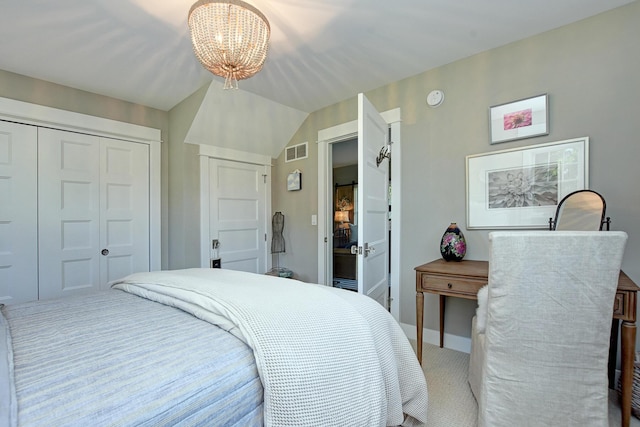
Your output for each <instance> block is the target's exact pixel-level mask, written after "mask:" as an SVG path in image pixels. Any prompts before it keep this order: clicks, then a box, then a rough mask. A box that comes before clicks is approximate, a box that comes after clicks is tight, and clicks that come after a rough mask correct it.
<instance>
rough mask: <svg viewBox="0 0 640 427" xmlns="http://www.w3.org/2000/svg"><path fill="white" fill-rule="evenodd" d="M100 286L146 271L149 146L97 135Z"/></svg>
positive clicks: (147, 269) (147, 259)
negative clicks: (98, 149)
mask: <svg viewBox="0 0 640 427" xmlns="http://www.w3.org/2000/svg"><path fill="white" fill-rule="evenodd" d="M100 246H101V249H100V253H101V257H100V286H101V287H102V288H106V285H107V283H109V282H110V281H112V280H116V279H119V278H121V277H124V276H126V275H128V274H131V273H135V272H139V271H149V253H150V252H149V146H148V145H146V144H137V143H135V142H128V141H119V140H114V139H108V138H100Z"/></svg>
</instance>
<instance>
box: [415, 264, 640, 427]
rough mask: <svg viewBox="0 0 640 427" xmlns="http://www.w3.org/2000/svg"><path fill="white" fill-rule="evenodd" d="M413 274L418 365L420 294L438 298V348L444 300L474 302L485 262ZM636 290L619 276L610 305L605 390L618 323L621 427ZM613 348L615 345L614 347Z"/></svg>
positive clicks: (627, 412) (626, 409) (427, 267)
mask: <svg viewBox="0 0 640 427" xmlns="http://www.w3.org/2000/svg"><path fill="white" fill-rule="evenodd" d="M415 270H416V328H417V333H418V361H419V362H420V364H422V329H423V320H424V319H423V318H424V292H429V293H432V294H436V295H439V296H440V347H442V345H443V339H444V308H445V300H446V297H448V296H450V297H457V298H466V299H477V294H478V290H479V289H480V288H481V287H482V286H484V285H486V284H487V280H488V275H489V263H488V262H487V261H460V262H447V261H445V260H443V259H438V260H435V261H432V262H429V263H427V264H423V265H421V266H418V267H416V268H415ZM639 289H640V288H638V286H637V285H636V284H635V283H634V282H633V281H632V280H631V279H630V278H629V277H628V276H627V275H626V274H625V273H624V272H622V271H621V272H620V279H619V280H618V290H617V292H616V298H615V301H614V305H613V322H612V326H611V332H612V338H611V343H612V345H611V346H610V350H609V378H610V379H609V387H610V388H612V387H613V381H612V375H611V374H612V372H613V371H614V370H615V362H616V349H617V341H618V338H617V337H618V323H619V321H622V327H621V331H622V343H621V350H622V355H621V359H622V363H621V383H622V403H621V407H622V426H623V427H628V426H629V421H630V418H631V388H632V385H633V362H634V353H635V346H636V305H637V304H636V298H637V293H638V290H639ZM614 344H615V345H614Z"/></svg>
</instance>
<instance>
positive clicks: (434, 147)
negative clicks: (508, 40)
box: [273, 2, 640, 337]
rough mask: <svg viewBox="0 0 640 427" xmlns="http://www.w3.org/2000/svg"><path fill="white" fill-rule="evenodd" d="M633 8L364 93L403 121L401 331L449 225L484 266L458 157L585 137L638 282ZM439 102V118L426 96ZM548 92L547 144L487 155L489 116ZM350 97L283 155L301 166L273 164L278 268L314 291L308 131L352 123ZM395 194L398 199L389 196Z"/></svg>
mask: <svg viewBox="0 0 640 427" xmlns="http://www.w3.org/2000/svg"><path fill="white" fill-rule="evenodd" d="M638 22H640V2H634V3H632V4H630V5H628V6H624V7H622V8H619V9H616V10H613V11H610V12H607V13H604V14H601V15H598V16H596V17H593V18H590V19H587V20H584V21H581V22H578V23H575V24H572V25H569V26H565V27H563V28H560V29H557V30H553V31H550V32H547V33H544V34H542V35H538V36H535V37H531V38H528V39H525V40H522V41H519V42H516V43H512V44H509V45H507V46H503V47H501V48H497V49H493V50H490V51H487V52H484V53H481V54H478V55H475V56H473V57H470V58H467V59H464V60H461V61H457V62H454V63H451V64H449V65H446V66H443V67H440V68H437V69H434V70H430V71H427V72H425V73H423V74H420V75H417V76H414V77H411V78H408V79H405V80H402V81H398V82H395V83H392V84H389V85H387V86H384V87H381V88H378V89H375V90H372V91H369V92H367V93H366V96H367V97H368V98H369V100H371V102H372V103H373V104H374V105H375V106H376V107H377V108H378V110H379V111H385V110H389V109H392V108H396V107H400V108H401V110H402V127H401V133H402V170H401V174H402V188H401V189H399V191H401V195H402V218H401V221H402V235H401V291H400V293H401V302H400V309H401V319H400V320H401V321H402V322H403V323H408V324H415V274H414V271H413V268H414V267H415V266H417V265H420V264H422V263H425V262H428V261H430V260H433V259H437V258H439V256H440V255H439V250H438V243H439V240H440V237H441V236H442V233H443V232H444V230H445V228H446V227H447V226H448V225H449V223H450V222H452V221H456V222H458V225H459V226H462V230H463V232H464V234H465V236H466V237H467V241H468V246H469V249H468V252H467V258H468V259H479V260H486V259H487V256H488V254H487V248H488V242H487V233H488V232H487V231H477V230H467V229H466V228H465V222H466V215H465V210H466V208H465V156H467V155H469V154H477V153H484V152H489V151H494V150H502V149H507V148H516V147H523V146H528V145H532V144H539V143H544V142H552V141H560V140H564V139H569V138H574V137H580V136H588V137H589V138H590V164H589V167H590V187H591V188H592V189H594V190H596V191H598V192H600V193H601V194H603V195H604V197H605V199H606V201H607V208H608V209H607V214H608V215H610V216H611V217H612V221H613V224H612V228H613V229H615V230H624V231H626V232H627V233H629V237H630V239H629V243H628V245H627V250H626V255H625V258H624V263H623V268H624V270H625V271H626V272H627V273H628V274H629V276H630V277H631V278H632V279H634V280H635V281H638V282H640V265H639V264H638V263H637V259H638V258H640V224H639V220H640V186H639V185H638V183H640V168H639V167H638V166H637V161H638V159H640V143H639V141H638V135H640V124H639V120H638V113H639V112H640V111H639V110H640V108H639V107H638V97H639V96H640V83H639V81H640V79H639V78H638V76H639V75H640V45H639V44H638V42H637V41H638V40H640V25H638ZM433 89H442V90H443V91H444V92H445V101H444V104H443V105H442V106H440V107H439V108H435V109H433V108H429V107H428V106H427V105H426V103H425V97H426V94H427V93H428V92H429V91H431V90H433ZM541 93H548V94H549V100H550V134H549V135H548V136H544V137H537V138H531V139H525V140H520V141H515V142H508V143H503V144H496V145H490V144H489V128H488V107H489V106H491V105H496V104H501V103H505V102H509V101H513V100H517V99H521V98H527V97H530V96H534V95H538V94H541ZM356 116H357V107H356V98H355V94H352V97H351V98H349V99H347V100H345V101H344V102H341V103H339V104H336V105H333V106H330V107H327V108H324V109H322V110H319V111H316V112H314V113H312V114H311V115H310V116H309V117H308V118H307V120H306V121H305V122H304V124H303V125H302V126H301V127H300V129H299V130H298V132H297V133H296V134H295V135H294V137H293V138H292V139H291V141H290V143H289V145H293V144H298V143H300V142H303V141H309V142H310V144H309V158H308V159H305V160H303V161H299V162H295V163H284V160H283V158H282V156H280V157H279V158H278V159H277V160H276V161H275V167H274V177H273V178H274V179H273V183H274V185H273V209H274V211H275V210H279V211H282V212H283V213H284V214H285V215H288V217H287V220H288V222H287V227H288V228H287V229H286V230H285V231H286V236H285V238H286V239H287V245H288V246H287V247H288V248H292V251H291V252H289V251H288V252H287V254H283V255H281V264H282V265H286V266H287V267H289V268H291V269H293V270H294V271H296V272H297V273H298V274H299V275H300V276H301V277H302V278H304V279H305V280H311V281H315V280H317V274H318V272H317V244H316V240H317V228H316V227H315V226H312V225H311V222H310V218H311V215H312V214H314V213H317V176H318V173H317V144H315V141H316V140H317V132H318V130H319V129H323V128H327V127H330V126H334V125H337V124H340V123H343V122H347V121H351V120H355V119H356ZM295 168H299V169H300V170H301V171H302V175H303V188H302V191H299V192H287V191H286V190H285V185H284V183H285V182H286V174H287V173H289V172H291V170H293V169H295ZM394 191H397V190H396V189H394ZM426 301H427V302H426V309H425V327H426V328H429V329H434V330H437V329H438V314H437V313H438V311H437V297H434V296H427V297H426ZM474 309H475V303H474V302H473V301H467V300H461V299H455V298H449V299H448V300H447V324H446V332H447V333H451V334H454V335H458V336H466V337H468V336H470V323H471V322H470V320H471V317H472V316H473V313H474Z"/></svg>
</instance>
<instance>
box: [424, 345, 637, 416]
mask: <svg viewBox="0 0 640 427" xmlns="http://www.w3.org/2000/svg"><path fill="white" fill-rule="evenodd" d="M412 345H413V346H414V349H415V342H412ZM422 360H423V364H422V368H423V370H424V374H425V377H426V378H427V387H428V388H429V412H428V422H427V426H428V427H475V426H476V419H477V416H478V405H477V403H476V400H475V399H474V397H473V394H472V393H471V389H470V388H469V384H468V383H467V372H468V370H469V355H468V354H467V353H462V352H459V351H455V350H449V349H447V348H439V347H438V346H435V345H431V344H426V343H425V344H424V345H423V349H422ZM609 426H610V427H619V426H620V404H619V402H618V397H617V394H616V393H615V392H613V391H612V392H611V393H610V398H609ZM630 427H640V420H638V419H637V418H635V417H633V416H632V417H631V426H630Z"/></svg>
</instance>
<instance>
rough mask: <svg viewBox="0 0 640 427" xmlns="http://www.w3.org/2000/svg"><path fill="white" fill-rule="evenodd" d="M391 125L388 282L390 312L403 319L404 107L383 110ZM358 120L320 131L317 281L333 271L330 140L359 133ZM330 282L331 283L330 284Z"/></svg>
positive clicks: (324, 278)
mask: <svg viewBox="0 0 640 427" xmlns="http://www.w3.org/2000/svg"><path fill="white" fill-rule="evenodd" d="M380 115H381V116H382V117H383V118H384V120H385V121H386V122H387V124H388V125H389V128H390V129H391V141H392V144H391V151H392V155H391V160H390V161H391V206H392V208H391V276H390V282H389V286H390V287H391V295H390V298H391V300H390V304H389V306H390V312H391V315H392V316H393V317H394V318H395V319H396V320H399V319H400V231H401V230H400V222H401V221H400V218H401V217H402V216H401V208H400V207H401V192H400V188H401V174H400V160H401V138H400V136H401V135H400V124H401V122H402V120H401V110H400V108H394V109H391V110H387V111H384V112H382V113H380ZM357 135H358V120H353V121H350V122H346V123H342V124H339V125H336V126H332V127H330V128H326V129H320V130H319V131H318V283H320V284H324V285H327V280H329V279H330V278H329V276H330V273H331V263H329V259H331V257H332V254H333V248H332V246H333V245H332V244H329V243H331V242H333V237H332V233H333V216H332V215H328V212H329V209H330V208H331V207H332V201H333V187H332V184H331V177H332V174H331V171H330V170H329V166H330V163H331V162H330V159H331V151H330V150H331V148H332V147H331V144H333V143H336V142H342V141H345V140H347V139H351V138H354V137H357ZM327 286H328V285H327Z"/></svg>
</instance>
